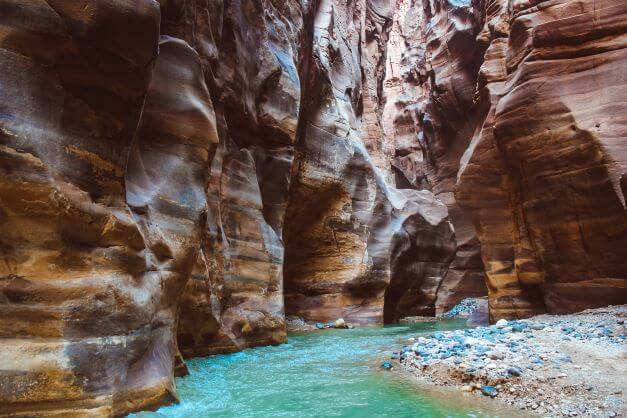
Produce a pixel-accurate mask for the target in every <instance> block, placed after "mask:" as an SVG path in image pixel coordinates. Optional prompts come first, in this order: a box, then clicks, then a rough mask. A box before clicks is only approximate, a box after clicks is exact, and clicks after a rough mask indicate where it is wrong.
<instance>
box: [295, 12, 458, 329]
mask: <svg viewBox="0 0 627 418" xmlns="http://www.w3.org/2000/svg"><path fill="white" fill-rule="evenodd" d="M391 6H392V4H391V3H389V2H384V1H358V2H352V1H321V2H320V4H319V6H318V9H317V13H316V16H315V20H314V27H313V50H312V58H311V59H312V61H311V64H310V68H309V77H308V80H307V84H306V86H305V88H306V91H307V92H308V93H307V98H306V102H305V103H303V123H302V127H301V128H302V133H301V137H300V139H299V142H298V144H297V150H296V152H297V154H296V163H295V167H294V168H295V169H294V175H293V179H292V185H291V188H290V196H289V206H288V212H287V217H286V225H285V231H284V232H285V244H286V262H285V269H284V272H285V278H284V282H285V283H284V286H285V308H286V313H287V314H288V315H297V316H301V317H303V318H305V319H307V320H315V321H327V320H331V319H335V318H339V317H343V318H344V319H346V320H348V321H352V322H363V323H373V322H379V323H381V322H383V319H384V318H383V314H384V302H386V303H387V306H386V307H385V310H386V315H387V316H388V319H389V322H394V321H396V320H398V319H399V318H401V317H403V316H408V315H418V314H427V315H429V314H431V315H432V314H433V311H434V308H433V307H434V304H435V299H436V291H437V288H438V286H439V284H440V282H441V281H442V279H443V277H444V275H445V274H446V270H447V268H448V264H449V263H450V261H451V258H452V256H453V253H454V251H455V238H454V233H453V229H452V226H451V225H450V222H449V220H448V211H447V209H446V206H445V205H443V204H442V203H441V202H439V201H437V199H436V198H435V196H434V195H433V193H431V192H430V191H428V190H413V189H406V190H397V189H396V188H395V187H394V186H393V184H391V183H390V181H389V178H390V177H391V176H390V172H391V170H390V165H389V160H390V156H389V155H388V153H386V150H385V147H384V146H383V145H385V144H383V142H382V141H381V139H380V138H381V132H382V128H381V123H380V114H381V111H382V109H381V107H382V104H383V102H382V100H383V99H382V97H381V94H382V86H381V85H382V81H383V77H384V72H385V66H384V63H385V52H386V42H387V37H388V31H389V25H390V22H391V20H390V16H391V13H392V12H393V7H391ZM391 282H392V283H393V284H394V286H388V285H389V284H390V283H391Z"/></svg>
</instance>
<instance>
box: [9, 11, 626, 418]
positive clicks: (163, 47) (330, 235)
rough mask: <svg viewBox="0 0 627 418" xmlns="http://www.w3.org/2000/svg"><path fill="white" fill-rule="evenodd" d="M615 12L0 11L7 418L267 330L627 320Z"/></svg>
mask: <svg viewBox="0 0 627 418" xmlns="http://www.w3.org/2000/svg"><path fill="white" fill-rule="evenodd" d="M625 22H627V6H625V4H624V2H621V1H619V0H605V1H593V0H575V1H570V0H545V1H541V0H319V1H313V0H254V1H253V0H250V1H228V0H194V1H189V0H161V1H156V0H134V1H130V0H88V1H84V2H76V1H73V0H0V28H1V29H0V173H1V174H2V176H1V177H0V232H1V233H0V255H1V256H2V257H1V261H0V312H1V315H0V337H1V339H0V415H2V414H13V415H18V416H19V415H21V416H29V415H30V416H32V415H45V414H70V413H71V414H88V413H91V414H95V415H121V414H125V413H127V412H129V411H134V410H139V409H144V408H149V407H154V406H156V405H159V404H163V403H167V402H171V401H173V400H175V398H176V393H175V387H174V380H173V376H174V374H175V373H184V364H183V362H182V360H181V355H180V353H182V354H183V356H194V355H208V354H212V353H217V352H228V351H234V350H239V349H242V348H244V347H250V346H255V345H264V344H278V343H281V342H283V341H285V339H286V332H285V320H284V318H285V314H288V315H299V316H302V317H304V318H305V319H308V320H316V321H326V320H330V319H336V318H338V317H344V318H345V319H346V320H350V321H354V322H362V323H381V322H395V321H397V320H398V319H400V318H402V317H403V316H408V315H433V314H436V313H441V312H442V311H445V310H446V309H448V308H449V307H450V306H451V305H453V304H454V303H456V301H458V300H459V299H461V298H463V297H467V296H478V295H484V294H486V293H487V294H488V295H489V303H490V313H491V317H492V318H493V319H498V318H501V317H521V316H528V315H531V314H533V313H536V312H557V313H559V312H569V311H576V310H580V309H583V308H586V307H592V306H600V305H606V304H610V303H625V302H626V291H625V282H626V280H625V279H626V278H627V264H626V263H627V257H626V256H627V210H626V205H625V193H626V191H627V175H626V174H625V173H626V172H627V139H626V137H627V130H626V129H625V121H624V119H625V116H624V115H626V114H627V112H626V109H625V108H626V107H627V104H626V103H625V100H626V97H627V91H626V89H627V88H626V87H625V86H626V85H627V83H626V80H625V65H626V64H625V63H626V62H627V57H626V56H625V55H626V52H625V51H626V48H625V46H626V40H625V39H626V33H627V30H626V29H627V28H626V24H625Z"/></svg>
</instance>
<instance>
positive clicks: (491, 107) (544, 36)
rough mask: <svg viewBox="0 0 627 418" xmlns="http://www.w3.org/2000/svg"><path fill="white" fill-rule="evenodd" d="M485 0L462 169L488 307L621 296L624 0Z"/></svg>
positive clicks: (534, 307) (598, 301)
mask: <svg viewBox="0 0 627 418" xmlns="http://www.w3.org/2000/svg"><path fill="white" fill-rule="evenodd" d="M505 3H506V2H503V1H501V2H498V1H493V2H490V3H489V5H488V6H489V7H488V9H487V10H488V11H490V13H491V14H490V15H488V18H487V20H486V27H485V29H484V31H483V32H482V34H481V36H480V40H481V41H482V42H486V43H487V44H488V45H489V47H488V50H487V52H486V59H485V62H484V65H483V67H482V70H481V74H482V77H481V83H480V86H479V93H480V94H479V96H480V97H479V106H480V107H483V108H484V112H486V114H487V116H486V117H485V120H484V121H483V123H480V124H479V125H478V126H477V131H476V133H475V135H474V137H473V140H472V143H471V145H470V147H469V148H468V149H467V150H466V152H465V155H464V157H463V161H462V166H461V168H460V171H459V173H458V179H459V186H458V197H459V198H460V199H461V200H464V204H467V205H468V207H469V208H471V213H472V215H473V217H474V220H475V225H476V227H477V230H478V232H479V237H480V240H481V244H482V257H483V260H484V265H485V266H486V273H487V277H488V286H489V289H490V307H491V316H492V318H500V317H516V316H527V315H530V314H532V313H534V312H538V311H545V310H546V311H549V312H556V313H564V312H572V311H577V310H581V309H583V308H586V307H595V306H603V305H606V304H610V303H624V301H625V282H626V279H627V265H626V264H625V263H626V260H625V256H624V254H625V253H626V251H627V211H626V209H625V197H624V196H625V181H624V179H625V172H626V162H627V140H625V137H626V136H627V135H626V134H627V131H625V125H624V121H623V115H624V114H625V103H624V99H625V97H626V94H625V93H626V90H625V89H626V87H625V79H624V67H625V54H626V51H627V50H626V49H625V46H626V44H625V26H624V23H618V22H624V21H625V17H626V16H627V7H626V6H625V4H624V3H623V2H620V1H605V2H601V3H599V2H593V1H572V2H566V1H547V2H538V1H517V2H510V4H509V7H508V5H507V4H505Z"/></svg>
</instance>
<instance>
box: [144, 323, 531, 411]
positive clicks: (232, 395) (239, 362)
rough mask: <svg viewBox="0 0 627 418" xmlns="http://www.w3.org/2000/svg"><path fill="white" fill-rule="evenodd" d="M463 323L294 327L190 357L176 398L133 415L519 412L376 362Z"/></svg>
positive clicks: (178, 384)
mask: <svg viewBox="0 0 627 418" xmlns="http://www.w3.org/2000/svg"><path fill="white" fill-rule="evenodd" d="M464 325H465V324H464V321H462V320H452V321H447V322H444V321H443V322H441V323H422V324H411V325H394V326H386V327H385V328H383V327H362V328H355V329H352V330H324V331H319V332H313V333H297V334H290V335H289V338H288V343H287V344H283V345H280V346H277V347H265V348H256V349H252V350H245V351H243V352H239V353H235V354H227V355H218V356H213V357H209V358H199V359H194V360H191V361H189V362H188V367H189V368H190V375H189V376H187V377H184V378H182V379H180V380H178V381H177V389H178V391H179V395H180V396H181V403H180V404H178V405H175V406H170V407H164V408H161V409H159V410H158V411H156V412H142V413H139V414H136V415H132V416H133V417H144V418H148V417H294V416H308V417H314V416H317V417H323V416H341V417H375V416H385V417H424V418H432V417H456V418H458V417H469V416H482V417H488V416H508V417H513V416H517V415H516V413H515V412H512V410H508V409H507V408H501V409H499V408H498V407H494V406H490V405H487V404H485V403H484V404H481V403H480V404H479V405H473V404H472V403H471V402H469V401H468V400H466V401H465V402H464V401H463V400H461V399H460V398H459V396H458V395H455V393H454V392H448V393H447V392H443V393H430V392H429V391H428V390H426V389H425V388H424V387H421V388H417V387H416V386H415V384H413V383H412V382H411V380H410V379H409V378H407V377H404V376H400V375H398V374H396V373H391V372H389V371H386V370H383V369H381V368H380V367H379V366H380V362H381V359H382V358H383V357H385V354H387V355H389V354H391V353H390V350H391V349H392V347H393V343H395V342H398V341H400V340H406V339H407V338H410V337H412V336H414V337H415V336H417V335H420V334H421V333H428V332H433V331H438V330H440V331H441V330H446V329H458V328H460V327H464ZM473 414H474V415H473ZM521 416H522V415H521Z"/></svg>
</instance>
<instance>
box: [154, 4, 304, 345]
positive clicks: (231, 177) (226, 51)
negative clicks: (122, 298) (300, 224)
mask: <svg viewBox="0 0 627 418" xmlns="http://www.w3.org/2000/svg"><path fill="white" fill-rule="evenodd" d="M311 10H312V9H311V6H310V5H309V4H308V3H307V2H301V1H297V0H291V1H284V0H273V1H270V0H268V1H260V2H230V1H195V2H189V1H182V0H181V1H179V0H171V1H168V2H167V3H164V4H163V6H162V9H161V13H162V25H161V31H162V33H166V34H168V35H171V36H176V37H179V38H181V39H184V40H186V41H187V42H189V44H190V45H192V46H193V47H194V48H195V49H196V51H198V53H199V55H200V57H201V60H202V66H203V71H204V78H205V80H206V82H207V85H208V86H209V90H210V92H211V96H212V97H213V99H214V103H215V104H216V107H215V109H216V120H217V125H218V134H219V138H220V145H219V148H218V151H217V154H216V158H215V159H214V162H213V165H212V166H211V167H210V170H209V177H208V181H207V185H206V187H207V199H208V216H207V224H206V226H205V229H204V231H203V232H204V238H203V243H202V246H201V255H200V257H199V258H198V261H197V263H196V266H195V268H194V272H193V274H192V280H190V281H189V282H188V284H187V287H186V289H185V292H184V294H183V296H182V301H181V313H180V319H179V335H178V341H179V346H180V348H181V352H182V353H183V355H185V356H193V355H208V354H214V353H219V352H229V351H237V350H240V349H242V348H244V347H250V346H255V345H267V344H278V343H281V342H285V340H286V331H285V319H284V309H283V258H284V247H283V240H282V236H283V218H284V216H285V210H286V204H287V197H288V187H289V184H290V173H291V169H292V161H293V158H294V143H295V142H296V137H297V126H298V119H299V116H300V102H301V84H302V81H301V78H302V77H303V76H302V75H303V74H304V73H305V71H306V63H307V54H308V51H309V47H308V45H309V44H308V33H307V32H306V30H305V19H306V16H308V15H309V14H311Z"/></svg>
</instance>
